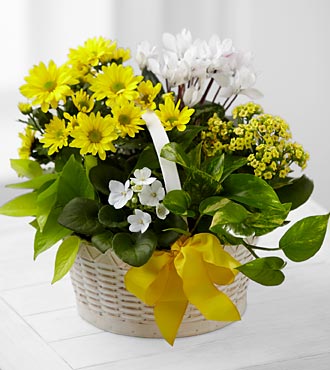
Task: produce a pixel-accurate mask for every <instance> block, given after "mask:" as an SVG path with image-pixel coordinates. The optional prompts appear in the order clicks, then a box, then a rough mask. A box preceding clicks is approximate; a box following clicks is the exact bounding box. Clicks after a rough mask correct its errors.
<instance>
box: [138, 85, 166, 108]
mask: <svg viewBox="0 0 330 370" xmlns="http://www.w3.org/2000/svg"><path fill="white" fill-rule="evenodd" d="M161 87H162V85H161V84H160V83H158V84H157V85H156V86H153V84H152V82H151V81H149V80H148V81H142V82H141V83H140V84H139V86H138V88H137V90H138V92H139V94H140V96H139V97H138V99H137V102H138V104H140V105H141V106H142V108H143V109H152V110H153V109H155V108H156V103H155V102H154V100H155V98H156V96H157V95H158V94H159V92H160V89H161Z"/></svg>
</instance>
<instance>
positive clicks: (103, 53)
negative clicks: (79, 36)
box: [68, 37, 116, 69]
mask: <svg viewBox="0 0 330 370" xmlns="http://www.w3.org/2000/svg"><path fill="white" fill-rule="evenodd" d="M115 50H116V42H113V41H111V40H108V39H105V38H103V37H97V38H96V37H94V38H91V39H88V40H86V41H85V42H84V45H83V46H78V48H77V49H70V53H69V55H68V58H69V63H70V64H72V65H74V66H77V65H79V66H80V68H81V67H82V66H85V67H86V66H93V67H95V66H97V65H98V64H99V63H100V61H101V60H103V59H105V60H110V59H112V56H113V53H114V52H115ZM87 69H89V68H87Z"/></svg>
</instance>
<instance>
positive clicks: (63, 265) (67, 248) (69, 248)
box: [52, 236, 80, 284]
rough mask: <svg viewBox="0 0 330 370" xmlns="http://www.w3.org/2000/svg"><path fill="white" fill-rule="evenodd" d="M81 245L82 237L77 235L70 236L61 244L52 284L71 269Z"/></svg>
mask: <svg viewBox="0 0 330 370" xmlns="http://www.w3.org/2000/svg"><path fill="white" fill-rule="evenodd" d="M79 245H80V238H78V237H77V236H69V237H68V238H67V239H65V240H64V241H63V242H62V244H61V245H60V246H59V248H58V250H57V253H56V259H55V270H54V277H53V280H52V284H54V283H55V282H56V281H58V280H60V279H62V277H63V276H65V275H66V274H67V273H68V272H69V271H70V269H71V267H72V265H73V263H74V261H75V259H76V256H77V253H78V251H79Z"/></svg>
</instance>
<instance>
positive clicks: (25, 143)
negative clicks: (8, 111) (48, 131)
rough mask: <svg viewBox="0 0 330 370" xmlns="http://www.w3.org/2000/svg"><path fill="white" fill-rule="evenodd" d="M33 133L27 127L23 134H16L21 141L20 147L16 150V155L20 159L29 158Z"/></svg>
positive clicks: (33, 138) (33, 139)
mask: <svg viewBox="0 0 330 370" xmlns="http://www.w3.org/2000/svg"><path fill="white" fill-rule="evenodd" d="M34 134H35V131H34V130H32V129H31V127H29V126H27V127H26V128H25V131H24V133H22V132H20V133H19V134H18V136H19V138H20V139H21V140H22V145H21V147H20V148H19V149H18V155H19V157H20V158H21V159H29V158H30V156H31V151H32V145H33V143H34V141H35V136H34Z"/></svg>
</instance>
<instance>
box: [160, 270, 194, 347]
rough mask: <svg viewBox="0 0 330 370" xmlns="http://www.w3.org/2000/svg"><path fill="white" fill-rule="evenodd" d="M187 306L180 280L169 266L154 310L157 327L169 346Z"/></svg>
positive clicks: (172, 341)
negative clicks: (161, 292)
mask: <svg viewBox="0 0 330 370" xmlns="http://www.w3.org/2000/svg"><path fill="white" fill-rule="evenodd" d="M187 305H188V300H187V299H186V297H185V295H184V292H183V288H182V280H181V278H180V276H179V275H178V274H177V272H176V271H175V269H174V265H171V266H170V271H169V274H168V280H167V282H166V286H165V289H164V291H163V294H162V296H161V297H160V299H159V301H158V302H157V303H156V305H155V308H154V316H155V321H156V323H157V326H158V328H159V330H160V332H161V334H162V336H163V337H164V339H165V340H166V341H167V342H168V343H169V344H170V345H171V346H172V345H173V343H174V340H175V337H176V334H177V332H178V330H179V327H180V324H181V321H182V319H183V316H184V313H185V312H186V308H187Z"/></svg>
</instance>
